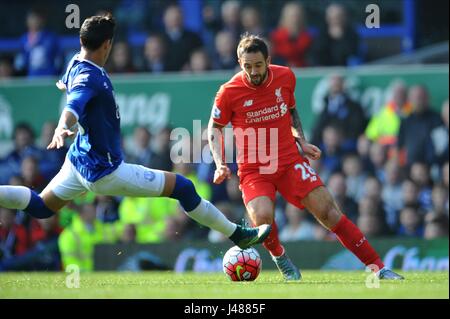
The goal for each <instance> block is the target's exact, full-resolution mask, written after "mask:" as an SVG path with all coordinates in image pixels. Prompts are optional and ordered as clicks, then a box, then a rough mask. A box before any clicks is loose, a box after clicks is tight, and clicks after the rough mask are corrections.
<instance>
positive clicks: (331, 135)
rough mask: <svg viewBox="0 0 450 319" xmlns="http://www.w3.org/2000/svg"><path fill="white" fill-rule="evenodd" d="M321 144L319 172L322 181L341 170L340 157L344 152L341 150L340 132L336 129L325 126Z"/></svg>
mask: <svg viewBox="0 0 450 319" xmlns="http://www.w3.org/2000/svg"><path fill="white" fill-rule="evenodd" d="M322 140H323V144H322V145H320V149H321V150H322V156H321V159H320V161H321V171H320V176H321V178H323V179H324V180H327V179H328V177H329V176H330V175H331V174H333V173H334V172H337V171H339V170H340V169H341V166H342V157H343V156H344V152H343V150H342V149H341V145H342V132H341V130H340V129H339V128H338V127H335V126H332V125H330V126H327V127H325V129H324V130H323V138H322Z"/></svg>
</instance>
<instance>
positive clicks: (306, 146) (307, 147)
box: [290, 107, 322, 160]
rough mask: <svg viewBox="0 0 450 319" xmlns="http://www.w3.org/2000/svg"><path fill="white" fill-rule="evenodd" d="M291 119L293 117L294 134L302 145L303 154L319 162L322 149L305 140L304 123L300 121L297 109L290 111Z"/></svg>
mask: <svg viewBox="0 0 450 319" xmlns="http://www.w3.org/2000/svg"><path fill="white" fill-rule="evenodd" d="M290 113H291V117H292V134H293V135H294V137H295V139H296V140H297V142H298V143H299V144H300V147H301V148H302V150H303V152H304V153H305V155H306V156H307V157H309V158H310V159H313V160H318V159H319V158H320V155H321V153H322V152H321V151H320V149H319V148H318V147H317V146H315V145H313V144H310V143H308V141H307V140H306V138H305V133H303V127H302V122H301V121H300V116H299V115H298V112H297V109H296V108H295V107H293V108H291V109H290Z"/></svg>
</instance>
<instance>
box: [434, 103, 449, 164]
mask: <svg viewBox="0 0 450 319" xmlns="http://www.w3.org/2000/svg"><path fill="white" fill-rule="evenodd" d="M441 119H442V123H443V124H442V125H440V126H438V127H436V128H435V129H433V130H432V131H431V141H432V143H433V150H434V155H435V156H436V161H437V163H438V164H439V165H442V164H443V163H445V162H446V161H448V138H449V135H448V121H449V118H448V99H447V100H445V101H444V103H443V105H442V110H441Z"/></svg>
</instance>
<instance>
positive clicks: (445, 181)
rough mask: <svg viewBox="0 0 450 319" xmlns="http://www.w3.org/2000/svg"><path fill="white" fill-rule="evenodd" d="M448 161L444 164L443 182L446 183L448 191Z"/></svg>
mask: <svg viewBox="0 0 450 319" xmlns="http://www.w3.org/2000/svg"><path fill="white" fill-rule="evenodd" d="M448 173H449V172H448V161H447V162H445V163H444V165H443V166H442V183H443V184H444V186H445V188H447V191H448V178H449V177H448Z"/></svg>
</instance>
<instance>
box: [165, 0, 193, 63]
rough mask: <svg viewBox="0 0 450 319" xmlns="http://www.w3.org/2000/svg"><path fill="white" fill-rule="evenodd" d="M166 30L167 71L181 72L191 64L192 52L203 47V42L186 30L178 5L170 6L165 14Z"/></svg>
mask: <svg viewBox="0 0 450 319" xmlns="http://www.w3.org/2000/svg"><path fill="white" fill-rule="evenodd" d="M164 28H165V33H164V37H165V40H166V44H167V51H166V57H167V70H168V71H180V70H182V69H183V68H184V67H185V65H186V64H187V63H188V62H189V57H190V55H191V54H192V52H193V51H194V50H195V49H197V48H200V47H201V46H202V41H201V39H200V38H199V36H198V35H197V34H195V33H194V32H191V31H188V30H186V29H184V26H183V14H182V12H181V9H180V7H179V6H177V5H170V6H169V7H168V8H167V9H166V11H165V12H164Z"/></svg>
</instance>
